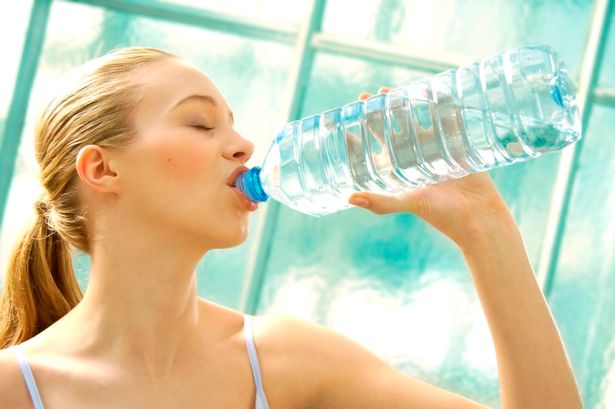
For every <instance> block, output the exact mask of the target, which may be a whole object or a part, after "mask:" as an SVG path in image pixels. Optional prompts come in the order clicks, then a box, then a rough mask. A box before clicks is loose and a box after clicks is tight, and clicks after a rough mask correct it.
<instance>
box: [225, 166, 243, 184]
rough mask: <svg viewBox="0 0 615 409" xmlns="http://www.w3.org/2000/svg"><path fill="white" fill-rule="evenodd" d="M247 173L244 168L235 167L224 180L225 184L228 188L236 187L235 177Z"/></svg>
mask: <svg viewBox="0 0 615 409" xmlns="http://www.w3.org/2000/svg"><path fill="white" fill-rule="evenodd" d="M247 171H248V168H247V167H245V166H239V167H237V168H236V169H235V170H234V171H233V172H232V173H231V175H230V176H229V177H228V179H227V180H226V184H227V185H228V186H230V187H236V182H237V176H239V175H240V174H242V173H244V172H247Z"/></svg>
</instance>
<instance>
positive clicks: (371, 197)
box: [348, 191, 421, 214]
mask: <svg viewBox="0 0 615 409" xmlns="http://www.w3.org/2000/svg"><path fill="white" fill-rule="evenodd" d="M415 192H416V191H415ZM415 192H412V193H411V194H408V192H406V195H404V197H403V199H402V198H401V196H400V195H388V194H381V193H374V192H359V193H354V194H352V195H351V196H350V198H349V199H348V203H350V204H352V205H354V206H357V207H362V208H364V209H367V210H370V211H371V212H373V213H376V214H389V213H401V212H410V213H417V211H418V210H419V209H420V207H421V197H420V195H418V194H413V193H415Z"/></svg>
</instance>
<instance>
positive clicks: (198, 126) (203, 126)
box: [190, 125, 215, 132]
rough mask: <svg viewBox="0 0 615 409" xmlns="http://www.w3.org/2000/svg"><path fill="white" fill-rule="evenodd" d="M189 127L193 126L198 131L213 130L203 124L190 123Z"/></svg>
mask: <svg viewBox="0 0 615 409" xmlns="http://www.w3.org/2000/svg"><path fill="white" fill-rule="evenodd" d="M190 127H191V128H194V129H196V130H198V131H204V132H207V131H213V130H214V129H215V128H213V127H211V128H210V127H208V126H205V125H190Z"/></svg>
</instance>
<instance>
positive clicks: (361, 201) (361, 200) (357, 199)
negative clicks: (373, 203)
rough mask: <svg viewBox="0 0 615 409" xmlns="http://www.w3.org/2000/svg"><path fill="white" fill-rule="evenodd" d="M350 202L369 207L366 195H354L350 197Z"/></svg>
mask: <svg viewBox="0 0 615 409" xmlns="http://www.w3.org/2000/svg"><path fill="white" fill-rule="evenodd" d="M350 204H352V205H355V206H358V207H367V206H369V200H367V199H366V198H364V197H353V198H352V199H350Z"/></svg>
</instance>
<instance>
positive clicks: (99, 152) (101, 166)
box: [75, 145, 121, 194]
mask: <svg viewBox="0 0 615 409" xmlns="http://www.w3.org/2000/svg"><path fill="white" fill-rule="evenodd" d="M111 159H112V157H111V155H110V153H109V152H108V151H107V150H105V149H104V148H101V147H100V146H98V145H86V146H84V147H83V148H81V149H80V150H79V153H78V154H77V160H76V164H75V166H76V169H77V174H78V175H79V178H81V180H82V181H83V183H85V184H86V185H87V186H89V187H90V188H92V189H93V190H95V191H97V192H101V193H116V194H117V193H120V190H121V189H120V187H121V186H120V180H119V177H118V175H117V173H116V172H115V166H114V162H113V161H112V160H111Z"/></svg>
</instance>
